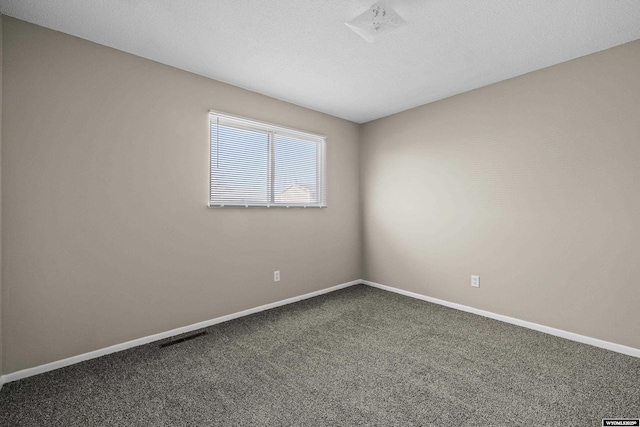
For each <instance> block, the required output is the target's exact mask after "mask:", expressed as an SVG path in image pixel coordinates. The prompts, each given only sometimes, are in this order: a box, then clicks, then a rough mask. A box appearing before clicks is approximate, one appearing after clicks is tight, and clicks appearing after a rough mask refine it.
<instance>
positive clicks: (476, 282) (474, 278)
mask: <svg viewBox="0 0 640 427" xmlns="http://www.w3.org/2000/svg"><path fill="white" fill-rule="evenodd" d="M471 286H473V287H474V288H479V287H480V276H471Z"/></svg>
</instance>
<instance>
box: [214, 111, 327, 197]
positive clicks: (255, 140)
mask: <svg viewBox="0 0 640 427" xmlns="http://www.w3.org/2000/svg"><path fill="white" fill-rule="evenodd" d="M209 127H210V142H211V159H210V187H209V206H245V207H249V206H266V207H326V206H327V203H326V179H325V137H324V136H320V135H314V134H311V133H307V132H301V131H298V130H294V129H287V128H284V127H280V126H275V125H271V124H267V123H261V122H256V121H253V120H249V119H244V118H241V117H235V116H230V115H227V114H223V113H218V112H215V111H211V112H210V113H209Z"/></svg>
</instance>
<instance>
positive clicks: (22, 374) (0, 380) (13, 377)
mask: <svg viewBox="0 0 640 427" xmlns="http://www.w3.org/2000/svg"><path fill="white" fill-rule="evenodd" d="M360 283H362V281H361V280H353V281H351V282H347V283H342V284H340V285H336V286H332V287H330V288H326V289H321V290H319V291H315V292H310V293H308V294H304V295H300V296H297V297H292V298H287V299H285V300H282V301H277V302H273V303H271V304H265V305H261V306H259V307H255V308H250V309H248V310H243V311H239V312H237V313H232V314H227V315H226V316H221V317H216V318H215V319H211V320H205V321H204V322H199V323H194V324H193V325H188V326H183V327H181V328H177V329H172V330H170V331H166V332H161V333H159V334H154V335H149V336H147V337H142V338H138V339H135V340H132V341H127V342H125V343H122V344H116V345H112V346H110V347H106V348H102V349H99V350H95V351H91V352H89V353H84V354H80V355H78V356H73V357H69V358H67V359H62V360H58V361H56V362H51V363H47V364H45V365H40V366H35V367H33V368H28V369H23V370H21V371H17V372H12V373H10V374H7V375H2V377H0V388H2V384H5V383H8V382H11V381H17V380H21V379H23V378H27V377H32V376H34V375H38V374H42V373H45V372H49V371H53V370H54V369H59V368H64V367H65V366H69V365H73V364H76V363H80V362H83V361H85V360H90V359H95V358H97V357H100V356H104V355H107V354H110V353H115V352H118V351H122V350H127V349H129V348H132V347H137V346H141V345H144V344H148V343H150V342H153V341H159V340H162V339H165V338H170V337H173V336H176V335H181V334H184V333H187V332H191V331H195V330H198V329H203V328H207V327H209V326H213V325H216V324H218V323H222V322H227V321H229V320H233V319H237V318H239V317H244V316H248V315H250V314H254V313H259V312H261V311H265V310H269V309H272V308H276V307H280V306H283V305H287V304H291V303H294V302H298V301H302V300H305V299H308V298H313V297H316V296H318V295H322V294H326V293H329V292H333V291H337V290H338V289H343V288H347V287H349V286H353V285H357V284H360Z"/></svg>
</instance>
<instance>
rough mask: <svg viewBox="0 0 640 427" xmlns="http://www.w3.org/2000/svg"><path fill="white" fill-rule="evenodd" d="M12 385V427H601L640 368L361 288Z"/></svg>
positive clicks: (632, 389) (1, 405)
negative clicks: (188, 337)
mask: <svg viewBox="0 0 640 427" xmlns="http://www.w3.org/2000/svg"><path fill="white" fill-rule="evenodd" d="M207 332H208V334H207V335H204V336H201V337H198V338H195V339H193V340H189V341H185V342H182V343H180V344H177V345H173V346H168V347H165V348H160V347H159V345H160V344H162V343H163V342H166V341H162V342H156V343H152V344H148V345H146V346H142V347H137V348H134V349H131V350H127V351H123V352H120V353H116V354H112V355H108V356H104V357H101V358H99V359H94V360H91V361H87V362H84V363H80V364H77V365H74V366H70V367H67V368H63V369H59V370H57V371H53V372H49V373H46V374H42V375H39V376H37V377H31V378H27V379H24V380H21V381H17V382H13V383H9V384H5V385H4V387H3V389H2V391H1V392H0V425H2V426H29V427H32V426H54V425H55V426H202V425H204V426H208V425H211V426H213V425H215V426H260V425H269V426H286V425H296V426H320V425H341V426H351V425H371V426H375V425H379V426H392V425H393V426H412V425H420V426H507V425H508V426H518V425H522V426H600V425H601V419H602V418H603V417H636V418H637V417H640V359H636V358H633V357H629V356H624V355H621V354H617V353H613V352H610V351H607V350H602V349H599V348H595V347H591V346H587V345H583V344H579V343H575V342H572V341H567V340H563V339H560V338H556V337H553V336H550V335H545V334H542V333H539V332H535V331H531V330H528V329H523V328H519V327H517V326H513V325H509V324H506V323H501V322H498V321H495V320H491V319H486V318H483V317H479V316H475V315H472V314H468V313H464V312H460V311H456V310H453V309H449V308H445V307H441V306H438V305H434V304H430V303H426V302H423V301H418V300H414V299H411V298H407V297H403V296H400V295H396V294H393V293H389V292H385V291H381V290H378V289H374V288H370V287H366V286H362V285H358V286H354V287H350V288H347V289H344V290H341V291H337V292H333V293H331V294H327V295H323V296H320V297H317V298H313V299H309V300H306V301H302V302H299V303H296V304H292V305H289V306H285V307H280V308H277V309H273V310H270V311H267V312H262V313H258V314H255V315H252V316H248V317H244V318H241V319H237V320H233V321H230V322H227V323H224V324H220V325H216V326H213V327H211V328H208V329H207Z"/></svg>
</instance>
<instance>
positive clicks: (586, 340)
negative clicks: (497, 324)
mask: <svg viewBox="0 0 640 427" xmlns="http://www.w3.org/2000/svg"><path fill="white" fill-rule="evenodd" d="M361 283H363V284H365V285H367V286H371V287H374V288H378V289H383V290H385V291H390V292H395V293H397V294H400V295H405V296H408V297H411V298H416V299H419V300H423V301H427V302H432V303H434V304H439V305H443V306H445V307H450V308H455V309H456V310H461V311H466V312H468V313H473V314H477V315H480V316H484V317H488V318H490V319H495V320H499V321H501V322H506V323H511V324H513V325H517V326H522V327H523V328H528V329H533V330H534V331H539V332H544V333H545V334H549V335H555V336H557V337H560V338H566V339H568V340H571V341H577V342H580V343H583V344H589V345H592V346H595V347H600V348H604V349H606V350H611V351H615V352H617V353H622V354H626V355H628V356H633V357H639V358H640V349H637V348H633V347H627V346H625V345H621V344H616V343H612V342H609V341H603V340H599V339H597V338H591V337H587V336H584V335H580V334H575V333H573V332H567V331H563V330H562V329H556V328H551V327H549V326H544V325H539V324H537V323H533V322H528V321H526V320H520V319H516V318H515V317H509V316H504V315H502V314H496V313H492V312H490V311H485V310H480V309H477V308H473V307H469V306H466V305H462V304H457V303H454V302H449V301H445V300H441V299H437V298H432V297H428V296H426V295H421V294H417V293H415V292H409V291H405V290H403V289H398V288H394V287H392V286H386V285H381V284H380V283H375V282H370V281H368V280H362V281H361Z"/></svg>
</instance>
